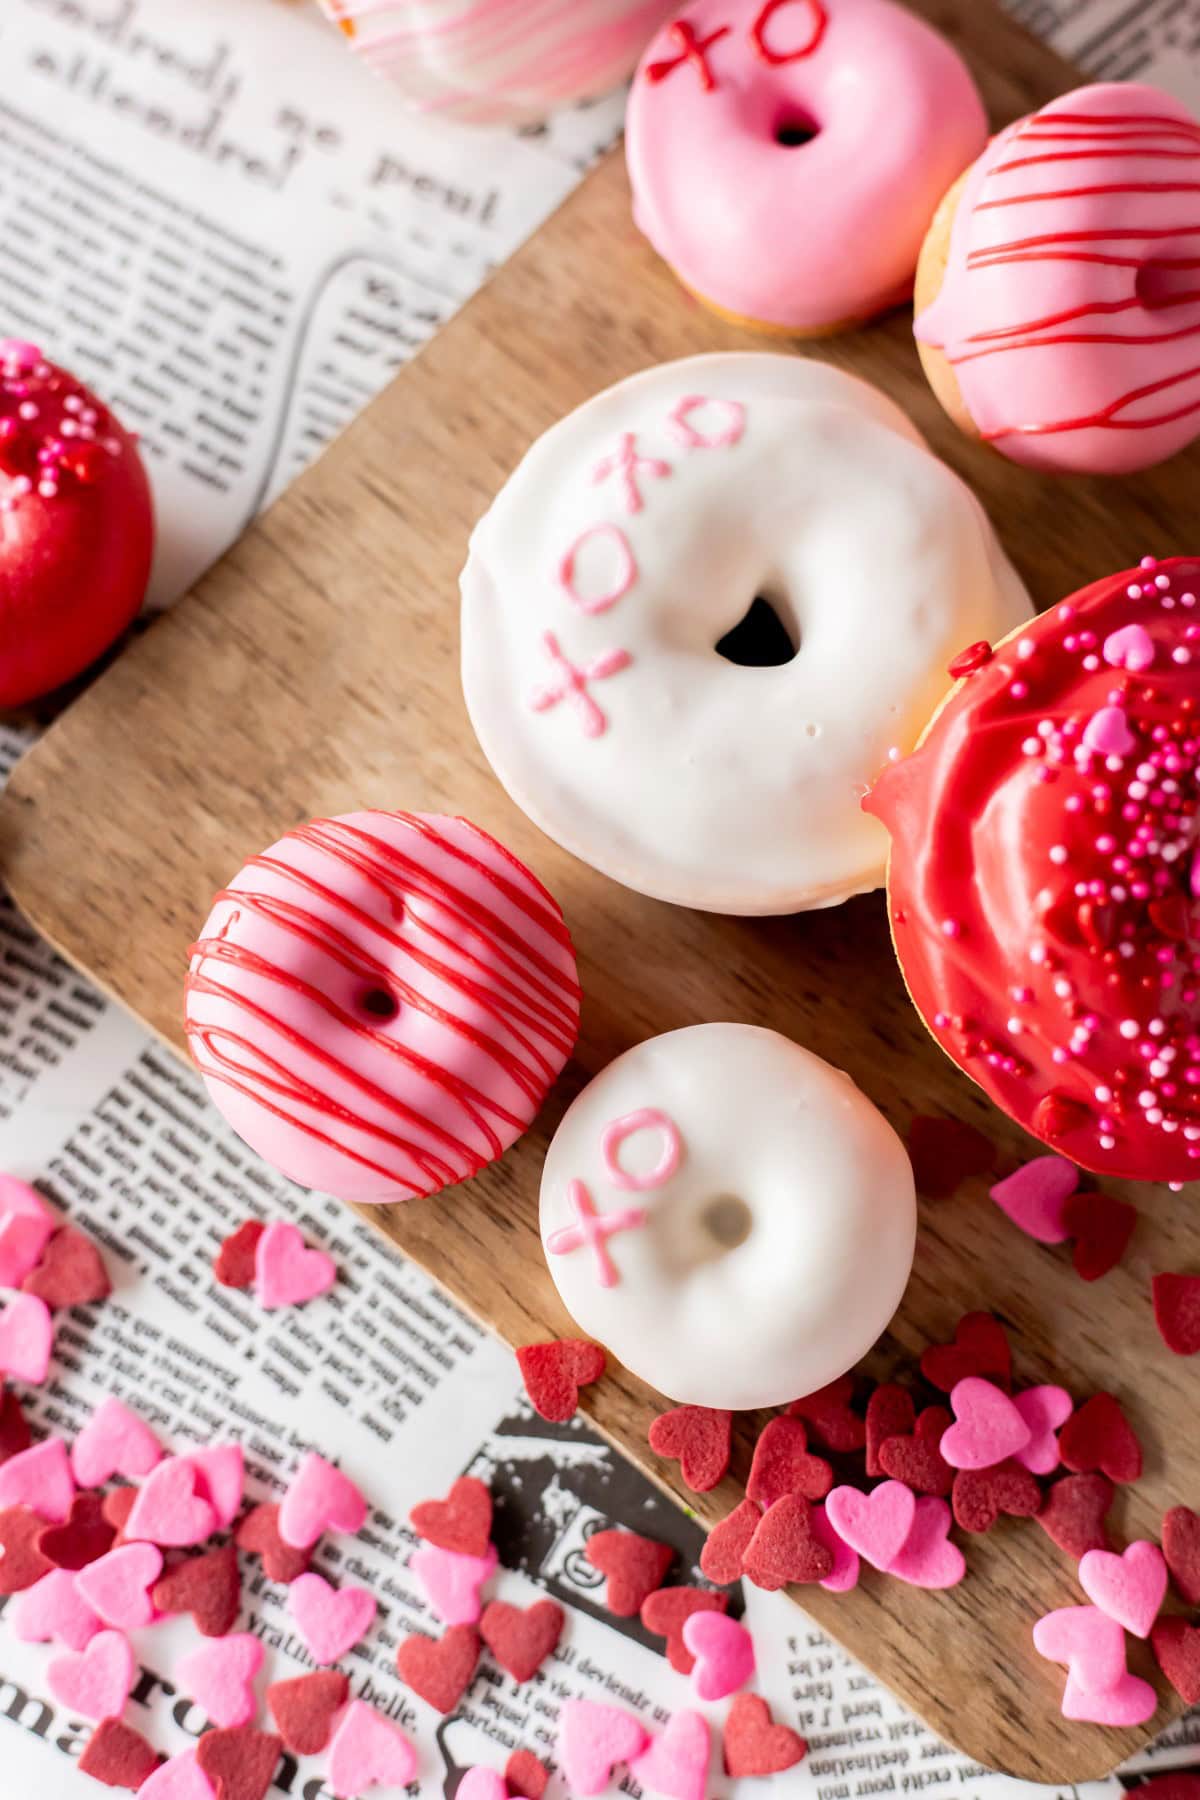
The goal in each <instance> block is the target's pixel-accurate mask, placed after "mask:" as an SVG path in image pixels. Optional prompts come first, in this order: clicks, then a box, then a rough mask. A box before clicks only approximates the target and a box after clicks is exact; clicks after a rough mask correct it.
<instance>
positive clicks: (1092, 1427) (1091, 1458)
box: [1058, 1393, 1142, 1482]
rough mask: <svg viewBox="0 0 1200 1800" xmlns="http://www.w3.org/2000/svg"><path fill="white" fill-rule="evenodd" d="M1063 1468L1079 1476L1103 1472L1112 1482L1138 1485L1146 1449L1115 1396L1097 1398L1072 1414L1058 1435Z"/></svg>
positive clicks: (1096, 1395)
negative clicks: (1143, 1452) (1129, 1482)
mask: <svg viewBox="0 0 1200 1800" xmlns="http://www.w3.org/2000/svg"><path fill="white" fill-rule="evenodd" d="M1058 1448H1059V1452H1060V1454H1061V1456H1062V1460H1063V1464H1064V1466H1065V1467H1066V1468H1068V1469H1073V1470H1074V1471H1075V1473H1076V1474H1077V1475H1082V1474H1086V1473H1088V1472H1090V1471H1091V1470H1093V1469H1099V1470H1100V1472H1101V1474H1104V1475H1107V1476H1108V1478H1109V1480H1110V1481H1119V1482H1126V1481H1137V1480H1138V1479H1139V1477H1140V1476H1141V1473H1142V1446H1141V1444H1140V1443H1139V1442H1138V1439H1137V1435H1136V1433H1135V1432H1134V1430H1133V1427H1132V1426H1131V1425H1130V1423H1129V1421H1128V1419H1127V1418H1126V1417H1125V1414H1124V1413H1123V1412H1122V1410H1121V1405H1120V1402H1119V1401H1118V1400H1117V1399H1116V1398H1115V1397H1114V1395H1112V1394H1105V1393H1100V1394H1093V1395H1092V1398H1091V1399H1090V1400H1085V1401H1084V1403H1083V1405H1082V1406H1081V1407H1080V1408H1079V1410H1078V1411H1077V1412H1074V1413H1072V1414H1071V1417H1070V1418H1069V1419H1068V1420H1067V1422H1066V1424H1065V1425H1064V1426H1063V1428H1062V1430H1061V1431H1060V1432H1059V1435H1058Z"/></svg>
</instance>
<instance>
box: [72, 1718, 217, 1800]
mask: <svg viewBox="0 0 1200 1800" xmlns="http://www.w3.org/2000/svg"><path fill="white" fill-rule="evenodd" d="M162 1760H163V1759H162V1757H161V1756H160V1755H159V1754H158V1751H157V1750H156V1749H155V1748H154V1746H153V1745H152V1744H148V1743H147V1742H146V1740H145V1738H144V1737H143V1736H142V1735H141V1733H140V1732H137V1731H134V1730H133V1728H132V1726H129V1725H122V1723H121V1721H120V1719H101V1721H100V1723H99V1725H97V1727H96V1729H95V1731H93V1733H92V1735H91V1737H90V1738H89V1739H88V1741H87V1743H86V1744H85V1745H84V1750H83V1755H82V1756H81V1757H80V1759H79V1773H80V1774H81V1775H90V1776H91V1778H92V1780H93V1781H101V1782H103V1783H104V1785H105V1787H116V1788H131V1789H132V1790H133V1791H134V1792H135V1793H136V1792H137V1790H138V1788H140V1787H141V1786H142V1784H143V1783H144V1782H146V1781H149V1779H150V1777H151V1775H153V1773H154V1771H155V1769H157V1767H158V1765H159V1763H160V1762H161V1761H162ZM221 1800H226V1797H225V1796H224V1795H222V1796H221ZM231 1800H233V1797H231Z"/></svg>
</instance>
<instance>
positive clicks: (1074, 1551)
mask: <svg viewBox="0 0 1200 1800" xmlns="http://www.w3.org/2000/svg"><path fill="white" fill-rule="evenodd" d="M1112 1503H1113V1485H1112V1482H1111V1481H1110V1480H1109V1479H1108V1477H1107V1475H1098V1474H1091V1475H1068V1476H1067V1477H1066V1478H1065V1480H1063V1481H1056V1482H1055V1483H1054V1486H1053V1487H1052V1488H1051V1489H1050V1491H1049V1493H1048V1494H1047V1495H1046V1498H1045V1500H1044V1501H1043V1503H1042V1508H1041V1511H1040V1512H1039V1513H1038V1514H1037V1522H1038V1524H1039V1525H1040V1526H1041V1528H1042V1530H1043V1531H1044V1532H1045V1533H1046V1535H1047V1537H1049V1538H1051V1539H1052V1540H1053V1542H1054V1543H1056V1544H1057V1545H1058V1547H1059V1549H1060V1550H1062V1551H1063V1552H1064V1553H1065V1554H1066V1555H1067V1556H1069V1557H1070V1558H1071V1559H1072V1561H1074V1562H1079V1561H1080V1560H1081V1559H1082V1558H1083V1557H1084V1556H1086V1555H1087V1553H1088V1551H1089V1550H1107V1549H1108V1533H1107V1531H1106V1530H1105V1528H1104V1521H1105V1519H1106V1517H1107V1516H1108V1509H1109V1507H1110V1506H1111V1505H1112Z"/></svg>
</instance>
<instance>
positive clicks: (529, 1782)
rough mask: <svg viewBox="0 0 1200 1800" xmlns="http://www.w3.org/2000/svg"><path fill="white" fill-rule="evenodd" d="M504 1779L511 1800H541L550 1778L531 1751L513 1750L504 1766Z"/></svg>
mask: <svg viewBox="0 0 1200 1800" xmlns="http://www.w3.org/2000/svg"><path fill="white" fill-rule="evenodd" d="M504 1779H505V1781H506V1782H507V1783H508V1791H509V1794H510V1795H511V1796H512V1800H542V1795H543V1794H544V1793H545V1791H546V1783H547V1782H548V1781H549V1779H550V1776H549V1773H548V1771H547V1769H546V1767H545V1765H544V1764H543V1763H540V1762H539V1761H538V1759H537V1757H536V1756H535V1755H534V1754H533V1751H532V1750H514V1751H513V1752H512V1753H511V1755H510V1756H509V1759H508V1761H507V1762H506V1763H505V1765H504Z"/></svg>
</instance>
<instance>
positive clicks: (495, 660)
mask: <svg viewBox="0 0 1200 1800" xmlns="http://www.w3.org/2000/svg"><path fill="white" fill-rule="evenodd" d="M462 592H463V652H462V654H463V685H464V689H465V692H466V700H467V707H468V710H469V712H470V715H471V721H472V723H473V725H474V727H475V731H476V733H477V735H478V737H479V741H480V743H481V744H482V746H483V750H484V753H485V754H486V756H487V758H488V760H489V762H490V763H491V764H492V767H493V768H494V770H495V771H496V774H497V775H498V776H499V778H500V780H501V781H502V782H503V784H504V786H505V787H506V788H507V789H508V791H509V793H510V794H511V795H512V797H513V799H514V800H515V801H516V802H517V804H518V805H519V806H521V807H522V808H523V809H524V810H525V812H527V813H528V814H529V816H530V818H532V819H533V820H534V822H535V823H536V824H538V825H539V826H540V827H541V828H542V830H543V831H545V832H547V833H548V834H549V835H550V836H551V837H552V838H555V839H556V840H557V841H558V842H559V843H560V844H562V845H563V846H564V847H565V848H566V849H568V850H570V851H572V852H573V853H574V854H575V855H576V856H579V857H582V859H583V860H584V861H585V862H588V863H590V864H591V865H592V866H593V867H594V868H597V869H599V870H601V871H602V872H603V873H604V874H606V875H609V876H611V877H613V878H614V879H615V880H617V881H620V882H623V883H624V884H625V885H626V886H628V887H631V888H635V889H637V890H638V891H639V892H641V893H645V894H651V895H654V896H655V897H656V898H658V899H662V900H672V901H677V902H679V903H680V904H683V905H687V906H697V907H703V908H705V909H707V910H709V911H713V912H731V913H780V912H796V911H799V910H801V909H803V908H805V907H811V906H827V905H832V904H834V903H835V902H837V901H839V900H843V899H845V898H847V896H849V895H851V894H855V893H861V892H863V891H865V890H867V889H870V888H873V887H877V886H878V885H879V884H880V883H881V882H882V880H883V869H884V863H885V861H886V856H887V835H886V833H885V832H884V831H883V829H882V827H881V826H880V825H879V823H878V821H877V820H875V819H872V818H868V817H867V815H866V814H865V813H863V812H862V810H861V808H860V805H859V800H860V798H861V796H862V794H863V793H864V792H865V791H866V790H867V788H868V787H869V786H870V785H871V783H872V782H873V780H874V779H875V777H876V776H877V775H878V773H879V771H880V770H881V769H882V768H883V767H884V766H885V765H886V762H887V760H888V757H889V754H890V753H893V752H905V751H908V750H910V749H911V748H912V747H913V745H914V744H915V743H916V740H917V737H918V735H919V733H920V731H921V729H922V727H923V726H924V724H925V722H926V720H927V719H928V717H929V715H930V714H931V712H932V711H933V710H934V708H935V706H936V705H937V703H938V701H939V700H940V699H941V697H942V695H943V694H944V693H945V691H946V688H947V687H948V686H949V678H948V676H947V674H946V667H947V664H948V663H949V662H950V660H951V659H952V657H954V656H955V655H956V654H957V653H958V652H959V651H961V650H962V649H963V648H964V646H965V645H967V644H970V643H972V642H974V641H975V640H977V639H980V638H987V639H988V640H989V641H990V640H992V639H994V638H997V637H1000V636H1002V635H1003V634H1004V633H1005V632H1007V631H1009V630H1011V629H1013V628H1014V627H1015V626H1017V625H1019V624H1021V623H1023V622H1024V621H1025V620H1026V619H1028V618H1029V617H1030V616H1031V609H1030V605H1029V600H1028V597H1027V595H1026V593H1025V590H1024V588H1023V587H1022V585H1021V583H1020V581H1019V580H1018V579H1017V576H1016V575H1015V574H1014V572H1013V570H1012V569H1011V567H1010V566H1009V564H1008V562H1007V561H1006V559H1005V557H1004V555H1003V552H1002V551H1001V550H1000V547H999V545H998V543H997V541H996V539H995V536H994V534H993V532H992V528H991V526H990V524H989V523H988V520H987V517H986V515H985V514H984V512H983V510H982V508H981V507H980V505H979V502H978V501H977V500H976V499H975V497H974V495H973V494H972V493H971V492H970V490H969V489H968V488H967V487H966V486H965V484H964V483H963V482H961V481H960V480H959V478H958V477H957V476H956V475H954V474H953V473H952V472H951V471H950V470H949V469H948V468H946V467H945V465H944V464H943V463H941V462H939V461H938V460H937V458H936V457H934V456H933V455H931V453H930V452H929V450H928V449H927V448H926V446H925V443H924V441H923V439H922V438H921V436H920V435H919V433H918V432H917V430H916V429H915V427H914V426H913V425H912V424H911V423H910V421H909V420H908V418H907V417H906V416H905V414H904V413H902V412H901V411H900V409H899V408H898V407H896V406H895V405H893V403H892V402H891V401H890V400H888V399H887V398H886V397H885V396H884V395H883V394H881V393H880V392H879V391H878V390H877V389H876V388H873V387H870V386H868V385H867V383H865V382H862V381H859V380H856V379H855V377H853V376H851V375H846V374H843V373H842V371H841V370H839V369H834V368H831V367H829V366H828V365H827V364H824V363H819V362H814V361H810V360H808V359H805V358H801V357H796V356H778V355H768V354H765V353H747V352H739V353H736V354H731V355H720V356H703V357H693V358H691V359H689V360H687V361H684V362H676V363H665V364H663V365H661V366H660V367H657V368H653V369H648V370H646V371H645V372H644V373H642V374H640V375H636V376H634V377H633V378H632V379H631V380H628V381H625V382H622V383H620V384H619V385H618V386H617V387H614V388H610V389H608V390H607V392H605V393H603V394H600V395H598V396H597V397H596V398H595V399H593V400H591V401H589V402H588V403H587V404H586V405H585V406H582V407H580V408H579V410H578V411H577V412H574V413H572V414H571V415H570V416H569V417H568V418H566V419H563V420H562V421H560V423H559V424H558V425H556V426H554V428H553V429H552V430H550V431H548V432H547V433H546V434H545V436H544V437H542V438H540V439H539V440H538V442H537V443H536V444H534V446H533V448H532V449H531V450H530V451H529V452H528V454H527V455H526V457H525V458H524V460H523V462H522V463H521V465H520V467H519V468H518V469H517V470H516V472H515V474H514V475H513V476H512V477H511V478H510V480H509V481H508V483H507V485H506V486H505V487H504V489H503V491H502V492H501V493H500V495H499V496H498V498H497V499H496V500H495V502H494V503H493V505H492V507H491V510H490V511H489V512H488V513H487V515H486V516H485V517H484V519H483V520H482V521H481V522H480V524H479V525H478V526H477V528H476V530H475V532H474V535H473V537H472V539H471V549H470V556H469V559H468V562H467V566H466V568H465V570H464V571H463V577H462ZM760 620H761V621H763V622H764V623H765V625H766V626H769V627H771V628H773V631H774V641H772V640H771V635H770V632H769V631H763V632H760V631H759V630H758V629H757V624H758V622H759V621H760ZM718 646H719V648H718ZM756 659H757V662H758V663H759V665H762V664H764V663H765V664H767V665H769V666H747V665H749V664H751V663H754V662H755V660H756Z"/></svg>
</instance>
